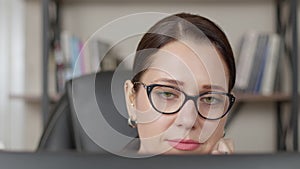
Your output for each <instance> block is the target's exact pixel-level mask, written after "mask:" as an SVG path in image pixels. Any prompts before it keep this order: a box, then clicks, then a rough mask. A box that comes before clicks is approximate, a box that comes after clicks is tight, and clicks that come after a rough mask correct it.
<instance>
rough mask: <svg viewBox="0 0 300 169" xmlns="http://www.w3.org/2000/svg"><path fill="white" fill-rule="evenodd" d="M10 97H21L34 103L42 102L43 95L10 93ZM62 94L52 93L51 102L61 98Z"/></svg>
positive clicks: (20, 98)
mask: <svg viewBox="0 0 300 169" xmlns="http://www.w3.org/2000/svg"><path fill="white" fill-rule="evenodd" d="M9 98H10V99H19V100H24V101H25V102H28V103H32V104H41V103H42V96H40V95H34V94H24V95H21V94H10V95H9ZM59 98H60V95H58V94H56V95H54V94H53V95H51V96H50V97H49V100H50V103H55V102H57V101H58V100H59Z"/></svg>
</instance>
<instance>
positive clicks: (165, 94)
mask: <svg viewBox="0 0 300 169" xmlns="http://www.w3.org/2000/svg"><path fill="white" fill-rule="evenodd" d="M157 95H159V96H160V97H162V98H165V99H173V98H177V97H178V96H177V95H176V94H174V93H172V92H165V91H160V92H157Z"/></svg>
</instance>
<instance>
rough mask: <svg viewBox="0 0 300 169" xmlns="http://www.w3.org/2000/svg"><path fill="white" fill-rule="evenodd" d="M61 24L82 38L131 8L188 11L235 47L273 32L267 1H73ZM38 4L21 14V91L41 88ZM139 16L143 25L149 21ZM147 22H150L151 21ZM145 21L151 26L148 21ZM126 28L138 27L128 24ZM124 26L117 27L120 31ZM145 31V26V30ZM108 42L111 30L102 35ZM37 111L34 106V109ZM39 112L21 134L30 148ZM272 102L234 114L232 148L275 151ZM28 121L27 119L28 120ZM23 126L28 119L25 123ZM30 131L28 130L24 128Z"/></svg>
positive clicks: (271, 6)
mask: <svg viewBox="0 0 300 169" xmlns="http://www.w3.org/2000/svg"><path fill="white" fill-rule="evenodd" d="M62 10H63V17H62V18H63V28H64V30H68V31H69V32H72V33H74V34H76V35H78V36H79V37H81V38H82V39H84V40H87V39H88V38H89V37H90V36H91V35H92V34H93V33H94V32H95V31H97V30H98V29H99V28H101V27H102V26H104V25H105V24H107V23H109V22H110V21H112V20H114V19H117V18H119V17H122V16H124V15H128V14H133V13H137V12H166V13H175V12H181V11H185V12H191V13H197V14H200V15H203V16H206V17H208V18H210V19H212V20H213V21H215V22H216V23H218V24H219V25H220V26H221V27H222V28H223V30H224V31H225V32H226V34H227V36H228V38H229V40H230V42H231V44H232V45H233V49H234V50H235V51H236V49H237V46H238V44H239V39H240V38H241V36H242V35H243V33H245V32H247V31H248V30H253V29H254V30H259V31H266V32H273V31H274V30H275V7H274V4H273V3H272V2H241V3H237V2H229V3H226V2H224V3H222V2H221V3H209V2H205V3H204V2H202V3H180V4H178V3H176V4H161V3H153V4H152V3H141V4H131V3H130V4H126V3H122V4H117V3H103V4H102V3H79V4H69V5H65V6H63V9H62ZM40 11H41V9H40V5H39V4H37V3H36V2H27V15H26V18H27V19H26V20H27V21H26V37H27V38H26V39H27V40H26V42H27V43H26V44H27V48H26V57H27V60H26V62H27V68H26V74H27V75H29V74H30V76H26V78H27V79H28V83H27V85H26V86H27V87H26V88H27V91H30V93H39V92H40V91H41V90H40V89H41V83H40V82H41V79H40V78H41V67H40V63H41V60H40V59H41V47H42V46H41V29H40V28H41V27H40V26H41V18H40V17H41V16H40ZM148 22H149V21H148V20H145V24H149V23H148ZM151 22H153V21H151ZM149 25H151V24H149ZM129 26H130V29H133V30H135V29H138V28H137V27H136V26H135V25H128V27H126V28H129ZM124 29H125V28H124V27H122V28H120V31H123V30H124ZM145 31H146V30H145ZM107 38H108V40H110V38H111V41H113V40H114V39H115V38H116V37H114V34H110V35H109V36H107ZM137 40H138V39H133V41H132V43H131V44H128V45H126V46H124V47H123V48H121V49H120V52H125V53H128V51H134V50H135V47H136V42H137ZM36 110H38V109H36ZM39 115H40V114H39V113H38V112H37V113H36V114H34V115H32V117H31V118H30V119H31V121H30V127H31V129H32V130H31V131H34V132H31V133H29V132H28V133H27V134H29V135H30V136H32V137H29V139H27V140H28V142H30V141H32V142H31V143H32V144H31V145H30V144H28V146H29V147H33V146H34V145H35V144H36V142H37V140H36V139H38V135H39V134H40V130H39V129H40V128H41V123H40V120H41V118H40V117H39ZM274 115H275V112H274V106H273V103H255V104H247V105H245V107H243V109H242V110H241V112H239V113H238V115H237V117H236V119H235V121H233V123H232V125H231V126H230V128H229V131H227V137H231V138H233V139H234V140H235V145H236V151H237V152H274V151H275V149H276V140H275V139H276V135H275V134H276V128H275V127H276V126H275V116H274ZM28 122H29V121H28ZM28 124H29V123H28ZM29 130H30V129H29Z"/></svg>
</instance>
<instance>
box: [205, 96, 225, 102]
mask: <svg viewBox="0 0 300 169" xmlns="http://www.w3.org/2000/svg"><path fill="white" fill-rule="evenodd" d="M200 100H201V102H203V103H205V104H218V103H221V102H222V100H221V99H218V98H216V97H213V96H206V97H203V98H201V99H200Z"/></svg>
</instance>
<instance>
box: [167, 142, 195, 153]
mask: <svg viewBox="0 0 300 169" xmlns="http://www.w3.org/2000/svg"><path fill="white" fill-rule="evenodd" d="M167 142H168V143H169V145H170V146H172V147H173V148H175V149H178V150H183V151H192V150H195V149H197V148H198V147H199V146H200V145H201V144H200V143H199V142H197V141H195V140H191V139H183V140H181V139H174V140H167Z"/></svg>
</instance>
